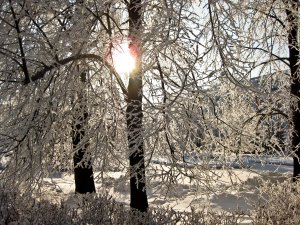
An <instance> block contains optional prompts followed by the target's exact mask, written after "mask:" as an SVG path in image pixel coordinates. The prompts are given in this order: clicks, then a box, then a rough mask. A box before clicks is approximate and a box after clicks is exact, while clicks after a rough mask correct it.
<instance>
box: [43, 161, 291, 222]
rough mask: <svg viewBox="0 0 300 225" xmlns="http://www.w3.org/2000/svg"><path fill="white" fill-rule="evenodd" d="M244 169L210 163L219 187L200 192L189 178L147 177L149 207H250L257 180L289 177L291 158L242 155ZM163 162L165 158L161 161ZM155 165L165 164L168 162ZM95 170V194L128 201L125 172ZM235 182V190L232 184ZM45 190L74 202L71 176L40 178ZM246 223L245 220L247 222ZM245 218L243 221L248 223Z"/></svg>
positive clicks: (127, 184)
mask: <svg viewBox="0 0 300 225" xmlns="http://www.w3.org/2000/svg"><path fill="white" fill-rule="evenodd" d="M244 159H246V160H244V163H246V165H247V168H233V169H232V170H230V171H227V170H224V169H217V168H216V167H213V165H212V164H211V166H212V168H211V171H210V172H211V173H212V174H214V175H217V176H219V177H220V179H219V180H218V181H216V182H215V183H214V185H215V186H214V187H218V186H219V187H221V188H219V189H216V191H214V192H202V191H201V190H204V189H203V188H202V189H201V187H200V188H199V187H198V189H197V187H196V186H195V185H193V184H192V183H191V181H190V180H189V178H181V180H180V181H179V182H178V183H177V184H173V185H170V186H167V185H165V186H164V185H162V183H161V182H160V181H159V180H151V182H150V185H149V187H148V190H147V191H148V193H147V194H148V201H149V205H150V207H157V206H163V207H170V208H172V209H174V210H177V211H190V210H191V207H194V208H196V209H197V207H203V206H211V207H212V208H213V209H215V210H225V211H228V212H232V211H236V210H242V211H247V210H251V209H252V206H253V204H255V203H256V202H257V200H258V193H257V187H258V186H259V184H260V183H261V179H266V178H268V179H269V180H270V181H271V182H273V183H275V182H277V181H279V182H281V181H283V180H284V179H287V178H288V177H290V176H291V173H292V170H293V166H292V163H291V162H292V159H291V158H280V157H261V159H263V160H258V159H253V158H250V157H244ZM163 161H166V160H163ZM154 164H156V166H161V167H166V168H167V167H168V165H166V164H168V163H162V164H163V165H159V163H158V161H156V162H154ZM100 175H101V174H100V173H99V172H96V173H95V181H96V189H97V192H98V193H104V192H108V193H109V194H110V195H112V196H113V197H114V199H116V200H117V201H119V202H123V203H125V204H127V205H128V204H129V199H130V196H129V181H128V180H129V179H128V176H127V174H126V173H125V172H122V171H119V172H106V173H104V174H103V176H102V177H103V179H101V176H100ZM233 183H238V184H240V186H238V189H236V188H233V187H232V184H233ZM44 185H45V186H46V187H47V188H46V189H45V191H48V194H49V191H50V192H51V193H52V194H51V195H50V196H51V199H55V200H56V201H59V200H60V199H61V198H67V199H68V201H70V204H74V202H72V201H74V200H72V197H71V196H72V195H73V193H74V189H75V186H74V178H73V175H70V174H66V173H63V174H62V175H61V177H59V176H54V177H52V178H46V179H44ZM248 222H249V221H248ZM248 222H247V220H245V221H244V223H243V224H247V223H248Z"/></svg>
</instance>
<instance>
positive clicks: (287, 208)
mask: <svg viewBox="0 0 300 225" xmlns="http://www.w3.org/2000/svg"><path fill="white" fill-rule="evenodd" d="M260 196H261V198H260V199H261V202H260V203H259V204H258V205H257V206H256V207H255V212H254V214H253V215H254V218H253V224H254V225H268V224H270V225H271V224H272V225H299V224H300V184H299V182H298V184H297V183H291V182H289V181H285V182H283V183H277V184H270V183H266V184H265V185H264V186H263V187H262V188H261V189H260Z"/></svg>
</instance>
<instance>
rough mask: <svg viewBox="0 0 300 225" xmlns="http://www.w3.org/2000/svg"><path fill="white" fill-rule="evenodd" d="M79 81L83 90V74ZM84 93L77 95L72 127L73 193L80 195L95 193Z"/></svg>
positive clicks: (84, 81) (82, 91) (84, 79)
mask: <svg viewBox="0 0 300 225" xmlns="http://www.w3.org/2000/svg"><path fill="white" fill-rule="evenodd" d="M80 81H81V83H82V84H83V85H82V86H83V89H85V83H86V74H85V73H81V74H80ZM84 92H85V90H81V92H80V93H79V94H78V107H77V109H76V113H75V116H74V118H73V125H72V142H73V150H74V155H73V162H74V177H75V192H76V193H80V194H86V193H92V192H96V189H95V183H94V177H93V167H92V163H91V158H90V156H89V155H88V154H87V151H86V150H87V148H88V146H89V142H88V140H87V138H86V126H87V122H88V112H87V105H86V104H87V102H86V96H85V93H84Z"/></svg>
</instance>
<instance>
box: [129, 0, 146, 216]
mask: <svg viewBox="0 0 300 225" xmlns="http://www.w3.org/2000/svg"><path fill="white" fill-rule="evenodd" d="M128 12H129V37H130V38H131V43H130V46H129V47H130V50H131V53H132V54H133V55H134V56H135V57H136V67H135V69H134V70H133V71H132V72H131V74H130V78H129V84H128V96H127V109H126V120H127V138H128V147H129V164H130V206H131V208H133V209H137V210H139V211H141V212H146V211H147V209H148V200H147V193H146V176H145V162H144V140H143V109H142V97H143V82H142V66H141V46H140V42H139V40H138V38H137V37H138V36H139V33H140V30H141V0H131V1H130V3H129V5H128Z"/></svg>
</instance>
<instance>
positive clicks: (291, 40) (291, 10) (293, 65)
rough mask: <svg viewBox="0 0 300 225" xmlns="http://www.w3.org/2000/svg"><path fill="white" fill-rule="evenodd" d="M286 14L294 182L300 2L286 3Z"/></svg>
mask: <svg viewBox="0 0 300 225" xmlns="http://www.w3.org/2000/svg"><path fill="white" fill-rule="evenodd" d="M286 6H287V9H286V14H287V19H288V22H289V33H288V44H289V46H288V48H289V63H290V71H291V89H290V94H291V98H292V99H295V101H294V100H293V101H292V102H291V119H290V129H291V131H290V135H291V137H290V139H291V140H290V141H291V145H292V146H291V148H292V151H293V153H294V156H293V160H294V174H293V181H296V180H297V178H299V176H300V163H299V159H300V149H299V144H300V136H299V135H300V111H299V110H300V79H299V64H298V63H299V43H298V0H293V1H291V3H290V6H289V3H288V2H286Z"/></svg>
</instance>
